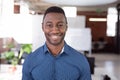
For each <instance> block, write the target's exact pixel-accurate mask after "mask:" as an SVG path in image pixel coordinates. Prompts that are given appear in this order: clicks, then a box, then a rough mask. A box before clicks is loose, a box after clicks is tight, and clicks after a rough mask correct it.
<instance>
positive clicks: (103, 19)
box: [89, 18, 107, 22]
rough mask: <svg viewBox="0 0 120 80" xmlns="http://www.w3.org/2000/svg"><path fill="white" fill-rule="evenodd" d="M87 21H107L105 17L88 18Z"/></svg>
mask: <svg viewBox="0 0 120 80" xmlns="http://www.w3.org/2000/svg"><path fill="white" fill-rule="evenodd" d="M89 21H95V22H96V21H107V19H106V18H89Z"/></svg>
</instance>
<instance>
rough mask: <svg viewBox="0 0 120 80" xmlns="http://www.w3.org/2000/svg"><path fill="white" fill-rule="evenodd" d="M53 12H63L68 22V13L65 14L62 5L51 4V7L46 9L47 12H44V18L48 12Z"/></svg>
mask: <svg viewBox="0 0 120 80" xmlns="http://www.w3.org/2000/svg"><path fill="white" fill-rule="evenodd" d="M52 12H54V13H61V14H63V15H64V16H65V19H66V23H67V18H66V15H65V12H64V10H63V9H62V8H61V7H58V6H51V7H49V8H48V9H47V10H46V11H45V13H44V16H43V20H44V18H45V16H46V15H47V14H48V13H52Z"/></svg>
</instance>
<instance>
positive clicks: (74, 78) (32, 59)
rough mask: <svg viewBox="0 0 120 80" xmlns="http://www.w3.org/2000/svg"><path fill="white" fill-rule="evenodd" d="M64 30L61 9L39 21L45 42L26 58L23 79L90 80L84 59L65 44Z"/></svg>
mask: <svg viewBox="0 0 120 80" xmlns="http://www.w3.org/2000/svg"><path fill="white" fill-rule="evenodd" d="M67 28H68V27H67V19H66V16H65V13H64V11H63V9H62V8H60V7H57V6H52V7H50V8H48V9H47V10H46V12H45V14H44V17H43V22H42V30H43V32H44V34H45V37H46V42H45V44H44V45H43V46H42V47H40V48H38V49H37V50H35V51H34V52H33V53H31V54H30V55H29V56H27V58H26V59H25V62H24V64H23V76H22V80H91V73H90V68H89V63H88V62H87V59H86V57H85V56H84V55H83V54H81V53H79V52H78V51H76V50H75V49H73V48H72V47H70V46H69V45H67V43H66V42H65V41H64V37H65V33H66V31H67Z"/></svg>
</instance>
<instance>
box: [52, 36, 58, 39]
mask: <svg viewBox="0 0 120 80" xmlns="http://www.w3.org/2000/svg"><path fill="white" fill-rule="evenodd" d="M51 37H52V38H53V39H57V38H58V37H59V36H51Z"/></svg>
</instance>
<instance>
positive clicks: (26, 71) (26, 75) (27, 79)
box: [22, 59, 34, 80]
mask: <svg viewBox="0 0 120 80" xmlns="http://www.w3.org/2000/svg"><path fill="white" fill-rule="evenodd" d="M28 64H29V61H28V59H26V60H25V62H24V64H23V69H22V80H34V79H33V77H32V75H31V72H30V66H29V65H28Z"/></svg>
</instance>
